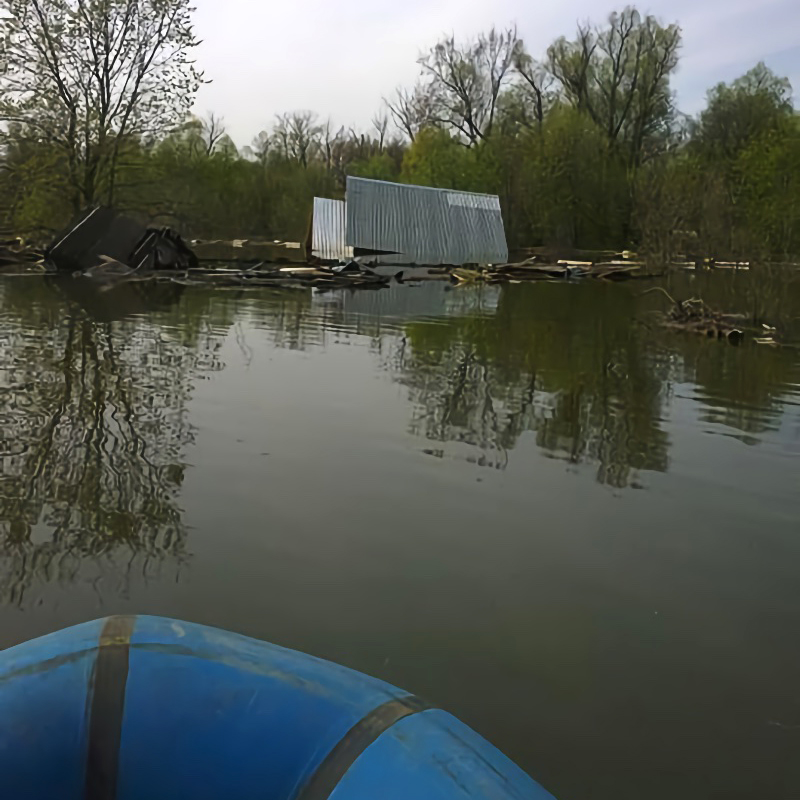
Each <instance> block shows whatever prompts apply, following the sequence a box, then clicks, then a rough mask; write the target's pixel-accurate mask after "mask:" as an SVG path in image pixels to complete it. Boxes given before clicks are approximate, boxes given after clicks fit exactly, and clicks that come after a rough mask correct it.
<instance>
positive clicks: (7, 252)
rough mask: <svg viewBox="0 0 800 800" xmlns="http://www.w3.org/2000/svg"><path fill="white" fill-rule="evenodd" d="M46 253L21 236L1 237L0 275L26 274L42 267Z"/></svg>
mask: <svg viewBox="0 0 800 800" xmlns="http://www.w3.org/2000/svg"><path fill="white" fill-rule="evenodd" d="M43 261H44V254H43V253H42V252H41V251H39V250H36V249H35V248H33V247H31V246H30V245H28V244H27V243H26V242H25V241H24V240H23V239H21V238H19V237H13V238H12V237H6V238H2V239H0V275H7V276H11V275H26V274H28V273H29V272H32V271H35V272H38V271H40V270H41V268H42V262H43Z"/></svg>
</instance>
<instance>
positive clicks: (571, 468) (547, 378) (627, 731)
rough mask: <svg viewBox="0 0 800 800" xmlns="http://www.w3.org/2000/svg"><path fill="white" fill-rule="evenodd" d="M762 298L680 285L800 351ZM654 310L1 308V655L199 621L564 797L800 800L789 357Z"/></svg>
mask: <svg viewBox="0 0 800 800" xmlns="http://www.w3.org/2000/svg"><path fill="white" fill-rule="evenodd" d="M764 286H766V284H765V285H764ZM764 286H762V285H761V284H759V283H757V282H756V281H755V278H754V277H753V276H752V275H750V276H745V275H739V274H737V275H713V276H711V275H709V276H705V275H698V276H697V277H689V276H678V277H676V278H674V279H673V280H672V281H671V283H670V286H669V287H668V288H669V289H670V290H671V291H672V292H673V293H674V294H676V296H681V297H688V296H690V295H691V294H693V293H694V294H698V293H701V294H702V295H703V296H704V297H705V298H706V299H707V300H708V301H709V302H711V303H712V304H716V305H720V306H722V305H723V304H724V307H725V308H726V309H727V310H743V311H748V312H750V311H753V310H756V313H758V308H759V307H760V304H762V305H764V306H765V313H766V312H767V311H768V310H769V311H771V313H772V314H773V316H774V317H775V318H780V320H781V321H782V324H783V325H784V326H785V327H786V328H788V329H789V330H790V332H791V333H792V335H795V336H796V335H797V330H796V326H797V324H798V317H800V291H799V290H798V284H797V283H794V284H792V285H786V286H784V287H783V288H782V289H781V290H780V291H776V292H773V293H770V292H769V291H768V290H767V289H766V288H764ZM644 288H646V287H645V285H643V284H641V283H629V284H623V285H600V284H596V283H592V284H579V285H571V284H550V283H548V284H536V285H518V286H506V287H503V288H496V287H484V288H483V289H477V288H476V289H470V288H460V289H451V288H450V287H449V286H446V285H444V284H440V283H435V284H426V285H423V286H418V287H403V286H398V287H395V288H392V289H390V290H385V291H382V292H364V293H360V294H349V293H342V294H327V295H314V294H311V293H306V292H304V291H299V292H271V291H264V292H257V291H255V290H254V291H251V292H248V293H240V292H223V291H219V292H212V291H204V290H193V289H186V290H185V291H181V289H180V287H174V288H169V289H163V288H162V289H160V290H159V291H158V292H157V293H154V292H153V290H152V289H147V288H145V287H144V286H143V285H141V284H132V285H127V286H123V287H117V288H112V289H110V290H106V291H100V290H97V289H96V288H93V287H85V286H82V285H81V284H79V283H77V282H70V283H68V284H65V285H63V286H57V285H53V284H48V283H46V282H44V281H43V280H39V279H35V278H34V279H30V280H29V279H13V280H12V279H8V280H6V281H5V282H3V283H0V347H2V360H0V542H1V543H2V544H1V548H2V549H1V550H0V647H4V646H9V645H12V644H15V643H17V642H20V641H22V640H25V639H27V638H29V637H32V636H36V635H39V634H42V633H45V632H48V631H51V630H54V629H57V628H60V627H64V626H67V625H70V624H73V623H77V622H81V621H85V620H88V619H92V618H96V617H100V616H106V615H108V614H112V613H119V612H128V613H152V614H162V615H168V616H174V617H180V618H184V619H188V620H192V621H197V622H202V623H206V624H209V625H216V626H220V627H224V628H228V629H232V630H235V631H240V632H242V633H245V634H249V635H252V636H255V637H258V638H261V639H266V640H269V641H272V642H276V643H278V644H282V645H286V646H288V647H292V648H297V649H300V650H303V651H306V652H309V653H313V654H315V655H317V656H321V657H324V658H328V659H332V660H334V661H338V662H342V663H344V664H347V665H349V666H352V667H355V668H356V669H359V670H362V671H364V672H367V673H370V674H372V675H376V676H379V677H381V678H384V679H386V680H388V681H391V682H393V683H396V684H398V685H401V686H403V687H404V688H406V689H408V690H410V691H412V692H416V693H418V694H420V695H423V696H424V697H426V698H427V699H428V700H430V701H431V702H433V703H436V704H439V705H441V706H443V707H445V708H447V709H449V710H451V711H453V712H454V713H455V714H457V715H458V716H460V717H461V718H462V719H464V720H465V721H466V722H467V723H469V724H470V725H472V726H473V727H474V728H476V729H477V730H478V731H480V732H481V733H482V734H484V735H485V736H486V737H488V738H489V739H490V740H491V741H493V742H494V743H495V744H497V745H498V746H499V747H500V748H501V749H503V750H504V751H505V752H507V753H508V754H509V755H510V756H511V757H512V758H514V759H515V760H516V761H517V762H518V763H520V764H521V765H522V766H523V767H524V768H525V769H526V770H528V771H529V772H530V773H531V774H532V775H533V776H534V777H535V778H537V779H538V780H539V781H540V782H542V783H543V784H544V785H545V786H546V787H547V788H549V789H550V790H551V791H552V792H554V793H555V794H556V795H557V796H558V797H559V798H562V800H585V799H587V798H592V800H596V799H597V798H601V799H602V800H605V799H606V798H608V800H611V798H614V800H627V799H630V800H641V798H651V799H652V798H665V799H666V798H670V799H671V798H674V797H681V798H698V800H699V799H700V798H703V800H707V799H708V798H756V797H757V798H760V799H761V800H771V799H775V800H777V799H778V798H781V799H783V798H797V797H800V690H798V674H800V575H799V572H800V566H799V565H800V350H798V349H795V348H771V347H768V346H758V345H755V344H744V345H742V346H741V347H732V346H729V345H728V344H724V343H720V342H717V341H709V340H705V339H703V338H698V337H693V336H690V335H683V334H674V333H666V332H663V331H662V330H660V329H659V328H658V326H656V325H655V324H654V320H653V318H652V315H650V314H649V313H648V310H650V309H653V308H658V307H661V308H663V307H664V305H663V302H664V299H663V297H659V296H657V293H656V294H650V295H645V296H641V292H642V291H643V289H644ZM797 339H800V336H797V338H796V339H795V340H797Z"/></svg>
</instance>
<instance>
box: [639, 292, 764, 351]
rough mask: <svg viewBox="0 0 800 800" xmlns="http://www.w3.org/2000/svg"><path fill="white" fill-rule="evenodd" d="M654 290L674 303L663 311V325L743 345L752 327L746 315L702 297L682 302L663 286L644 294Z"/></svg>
mask: <svg viewBox="0 0 800 800" xmlns="http://www.w3.org/2000/svg"><path fill="white" fill-rule="evenodd" d="M650 292H660V293H661V294H663V295H665V296H666V297H667V298H668V299H669V301H670V302H671V303H672V307H671V308H670V310H669V311H668V312H667V313H666V314H661V324H662V325H663V326H664V327H665V328H668V329H670V330H676V331H685V332H687V333H696V334H700V335H701V336H707V337H708V338H711V339H727V340H728V341H729V342H730V343H731V344H739V343H740V342H741V341H742V339H743V338H744V334H745V330H747V329H748V326H747V325H745V324H744V323H745V320H746V319H747V315H745V314H725V313H723V312H721V311H716V310H714V309H712V308H710V307H709V306H708V305H706V303H705V302H704V301H703V300H701V299H700V298H698V297H693V298H690V299H689V300H683V301H681V302H678V301H677V300H675V298H674V297H673V296H672V295H671V294H670V293H669V292H668V291H667V290H666V289H663V288H661V287H660V286H656V287H655V288H653V289H648V291H647V292H644V294H649V293H650ZM772 330H774V329H772Z"/></svg>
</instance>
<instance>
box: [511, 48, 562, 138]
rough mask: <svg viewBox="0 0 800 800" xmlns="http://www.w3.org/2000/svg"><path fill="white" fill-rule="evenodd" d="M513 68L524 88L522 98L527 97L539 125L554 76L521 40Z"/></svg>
mask: <svg viewBox="0 0 800 800" xmlns="http://www.w3.org/2000/svg"><path fill="white" fill-rule="evenodd" d="M514 69H515V71H516V73H517V75H519V77H520V78H521V79H522V84H523V87H524V89H525V91H524V93H523V99H528V100H529V101H530V105H531V106H532V108H533V118H534V120H535V121H536V124H537V125H538V126H539V127H541V125H542V123H543V122H544V115H545V111H546V109H547V106H548V105H549V102H550V95H551V90H552V87H553V83H554V81H555V78H554V77H553V74H552V73H551V72H550V71H549V70H548V69H547V67H546V66H545V65H544V64H542V63H541V62H539V61H536V60H535V59H534V58H532V57H531V56H530V55H529V54H528V52H527V51H526V50H525V48H524V46H523V45H522V42H520V44H519V46H518V47H517V49H516V52H515V53H514Z"/></svg>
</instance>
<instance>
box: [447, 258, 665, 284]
mask: <svg viewBox="0 0 800 800" xmlns="http://www.w3.org/2000/svg"><path fill="white" fill-rule="evenodd" d="M450 274H451V277H452V280H453V281H454V282H456V283H472V282H476V281H485V282H487V283H520V282H522V281H537V280H550V281H552V280H572V279H578V278H594V279H597V280H613V281H619V280H630V279H631V278H652V277H656V276H655V275H654V274H653V273H648V272H646V271H645V265H644V263H642V262H639V261H630V260H628V259H624V258H623V259H615V260H609V261H597V262H593V261H572V260H567V259H560V260H558V261H548V260H545V259H543V258H542V257H541V256H532V257H531V258H528V259H526V260H525V261H520V262H517V263H513V264H498V265H495V266H491V267H487V268H486V269H466V268H460V267H457V268H455V269H453V270H452V271H451V273H450Z"/></svg>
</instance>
